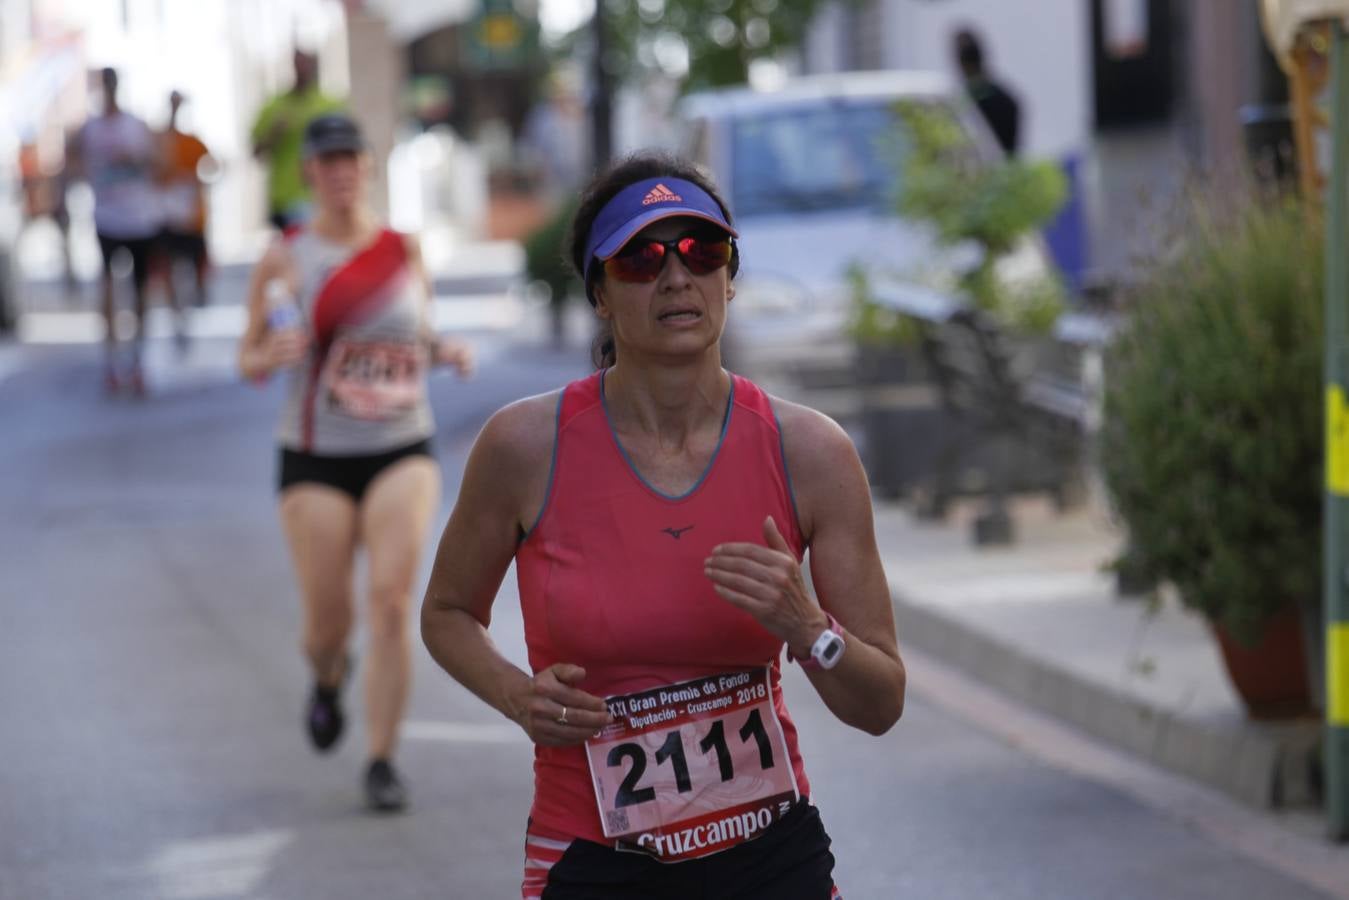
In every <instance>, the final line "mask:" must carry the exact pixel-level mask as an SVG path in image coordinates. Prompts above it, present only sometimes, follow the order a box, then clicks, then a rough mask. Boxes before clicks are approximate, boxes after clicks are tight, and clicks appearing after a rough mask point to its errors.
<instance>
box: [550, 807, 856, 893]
mask: <svg viewBox="0 0 1349 900" xmlns="http://www.w3.org/2000/svg"><path fill="white" fill-rule="evenodd" d="M829 845H830V840H829V835H828V834H826V833H825V830H824V823H823V822H821V821H820V813H819V811H818V810H817V809H816V808H815V807H813V806H811V805H810V804H809V803H800V804H798V805H797V807H796V808H795V809H793V810H792V811H791V812H789V813H787V815H785V816H783V817H782V819H781V820H779V821H778V822H777V823H776V824H774V825H773V826H772V827H771V828H769V829H768V830H767V831H765V832H764V833H763V835H762V836H760V837H758V838H756V839H754V840H752V841H747V842H745V843H743V844H740V845H738V846H736V847H732V848H731V849H730V850H726V851H723V852H721V853H714V854H713V855H711V856H704V857H702V858H701V859H692V860H688V861H687V862H679V863H662V862H658V861H657V860H656V859H654V858H653V857H650V856H647V855H645V854H643V853H637V852H630V851H622V850H615V849H613V848H612V847H606V846H604V845H602V844H596V843H593V842H591V841H583V840H576V841H572V842H571V844H570V845H569V846H568V847H567V849H566V851H565V852H564V853H563V854H562V858H561V859H560V860H558V861H557V862H556V863H554V864H553V867H552V869H551V870H550V871H549V873H548V886H547V887H545V888H544V889H543V900H639V898H640V900H721V898H725V897H735V898H736V900H831V898H836V900H841V897H842V895H841V894H839V893H838V891H837V890H836V889H835V888H834V877H833V872H834V854H833V853H831V852H830V850H829Z"/></svg>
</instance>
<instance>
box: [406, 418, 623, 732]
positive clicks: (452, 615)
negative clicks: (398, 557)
mask: <svg viewBox="0 0 1349 900" xmlns="http://www.w3.org/2000/svg"><path fill="white" fill-rule="evenodd" d="M556 409H557V395H556V394H552V395H544V396H541V397H531V398H529V399H527V400H521V401H519V402H518V403H515V404H512V405H511V406H508V407H506V408H505V409H502V410H500V411H499V412H497V413H496V415H494V416H493V417H492V418H491V419H490V420H489V421H488V423H487V425H486V426H484V428H483V430H482V433H481V434H479V435H478V439H477V441H476V442H475V443H474V445H473V449H472V451H471V452H470V453H469V458H468V464H467V466H466V468H465V470H464V480H463V485H462V486H461V487H460V489H459V499H458V500H457V501H456V503H455V506H454V511H453V512H452V513H451V514H450V521H449V523H448V524H447V525H446V526H445V531H444V534H443V535H442V536H441V539H440V546H439V547H438V548H437V550H436V560H435V565H434V567H433V568H432V570H431V580H430V584H429V585H428V586H427V589H426V597H425V599H424V600H423V602H422V614H421V627H422V640H423V641H424V642H425V644H426V647H427V649H428V650H429V651H430V652H431V656H432V657H433V658H434V659H435V660H436V662H437V663H439V664H440V666H441V668H443V669H444V670H445V671H446V672H448V673H450V675H451V676H453V677H454V679H455V680H456V681H458V682H459V683H460V684H462V685H464V687H466V688H468V689H469V690H470V691H472V692H473V693H474V694H476V695H477V696H478V697H479V698H481V699H482V700H483V701H484V702H486V703H487V704H488V705H490V706H491V707H492V708H494V709H496V710H497V711H499V712H500V713H502V715H505V716H506V717H507V718H510V719H511V720H513V721H514V722H516V723H517V724H519V725H520V727H521V728H523V729H524V730H525V732H526V733H527V734H528V735H529V736H530V738H531V739H532V740H533V741H534V742H535V743H539V744H546V745H550V746H563V745H568V744H577V743H580V742H582V741H584V740H585V739H586V738H587V737H589V736H590V735H591V734H593V733H594V732H595V731H597V730H599V729H600V728H601V727H603V726H604V725H606V724H608V722H609V714H608V711H607V708H606V707H605V704H604V701H603V700H602V699H601V698H599V697H596V696H594V695H592V694H587V693H585V692H583V691H580V690H578V689H576V688H574V687H572V686H571V685H574V684H576V683H578V682H580V681H581V680H582V679H584V677H585V671H584V670H583V669H581V668H580V667H579V666H575V665H568V664H565V663H559V664H557V665H553V666H550V667H548V668H547V669H545V670H544V671H542V672H539V673H538V675H537V676H534V677H531V676H530V675H529V674H528V673H526V672H524V671H523V670H521V669H520V668H518V667H517V666H516V665H515V664H513V663H512V662H511V661H510V660H508V659H506V658H505V657H504V656H502V655H501V652H500V651H499V650H497V648H496V645H495V644H493V642H492V639H491V637H490V635H489V634H488V632H487V626H488V625H489V624H490V622H491V614H492V604H493V602H494V600H495V599H496V594H497V591H498V590H499V589H500V587H501V580H502V578H503V577H504V576H505V574H506V570H507V568H508V567H509V566H510V562H511V560H512V559H513V558H514V556H515V551H516V547H517V546H518V541H519V538H520V535H521V533H522V532H523V530H524V529H526V528H528V527H530V526H531V525H532V524H533V522H534V519H535V518H536V517H537V515H538V512H539V509H540V508H541V507H542V506H543V501H544V494H545V492H546V490H547V479H548V470H549V465H548V461H549V458H550V457H551V455H552V444H553V430H554V427H553V426H554V416H555V411H556ZM563 707H566V710H567V717H566V718H567V722H566V724H562V723H560V722H558V721H557V720H558V718H559V717H560V716H561V713H562V708H563Z"/></svg>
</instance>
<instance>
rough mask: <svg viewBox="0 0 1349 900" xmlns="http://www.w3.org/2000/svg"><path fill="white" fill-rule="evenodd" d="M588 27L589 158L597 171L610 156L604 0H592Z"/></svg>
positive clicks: (609, 87)
mask: <svg viewBox="0 0 1349 900" xmlns="http://www.w3.org/2000/svg"><path fill="white" fill-rule="evenodd" d="M590 28H591V32H592V36H593V38H594V42H595V58H594V59H593V60H592V68H591V73H592V74H591V82H590V162H591V165H592V167H593V169H594V171H599V170H600V169H602V168H604V167H605V166H607V165H608V164H609V159H610V158H611V157H612V156H613V101H612V97H613V85H612V81H611V79H610V77H609V69H608V67H607V60H606V57H607V56H608V55H609V37H608V33H607V32H608V29H607V28H606V26H605V22H604V0H595V16H594V18H593V19H592V20H591V24H590Z"/></svg>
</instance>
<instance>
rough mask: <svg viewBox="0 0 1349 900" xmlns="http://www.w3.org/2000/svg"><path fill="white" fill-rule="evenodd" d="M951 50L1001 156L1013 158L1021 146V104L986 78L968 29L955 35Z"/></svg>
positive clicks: (980, 47)
mask: <svg viewBox="0 0 1349 900" xmlns="http://www.w3.org/2000/svg"><path fill="white" fill-rule="evenodd" d="M952 47H953V49H954V52H955V57H956V64H957V65H958V66H959V67H960V74H961V76H962V77H963V78H964V80H965V91H966V93H967V94H969V97H970V100H972V101H973V102H974V105H975V106H977V107H978V108H979V112H980V113H982V114H983V117H984V120H985V121H986V122H988V127H989V129H990V130H991V131H992V132H993V136H994V137H995V138H997V140H998V144H999V146H1001V147H1002V150H1003V152H1004V153H1006V154H1007V155H1008V156H1015V155H1016V153H1017V149H1018V147H1019V146H1020V136H1021V104H1020V103H1019V102H1017V99H1016V97H1014V96H1013V95H1012V94H1011V93H1010V92H1009V91H1008V90H1007V88H1005V87H1003V85H1001V84H1000V83H998V82H997V81H996V80H995V79H994V78H993V77H992V76H991V75H989V73H988V69H987V66H986V63H985V60H984V48H983V45H982V43H981V42H980V40H979V37H978V35H976V34H975V33H974V32H973V31H971V30H969V29H961V30H960V31H957V32H956V34H955V38H954V39H953V41H952Z"/></svg>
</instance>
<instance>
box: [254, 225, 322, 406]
mask: <svg viewBox="0 0 1349 900" xmlns="http://www.w3.org/2000/svg"><path fill="white" fill-rule="evenodd" d="M276 279H281V280H282V281H283V282H284V283H285V284H286V285H287V286H288V289H289V290H290V291H291V292H292V293H294V292H295V290H296V284H295V276H294V268H293V266H292V263H291V259H290V252H289V251H288V250H287V249H286V246H285V244H284V242H282V241H281V240H276V241H273V242H272V244H271V246H269V247H268V248H267V252H266V253H264V254H263V256H262V259H260V260H258V264H257V265H256V266H254V267H253V272H252V275H251V276H250V277H249V282H248V322H247V324H246V325H245V326H244V333H243V337H242V338H240V340H239V357H238V358H239V371H240V372H241V373H242V374H243V376H244V377H245V378H248V379H251V380H260V379H264V378H267V377H268V376H270V375H271V374H272V373H273V372H275V371H276V370H277V369H280V368H284V367H286V366H293V365H295V364H296V363H298V362H299V361H300V360H301V359H303V358H304V352H305V348H306V347H307V346H308V344H309V337H308V335H307V334H306V333H305V332H304V330H303V329H299V328H290V329H286V330H284V331H275V330H273V329H272V328H270V327H269V326H268V324H267V313H268V309H267V286H268V284H270V283H271V282H272V281H274V280H276Z"/></svg>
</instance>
